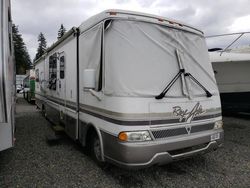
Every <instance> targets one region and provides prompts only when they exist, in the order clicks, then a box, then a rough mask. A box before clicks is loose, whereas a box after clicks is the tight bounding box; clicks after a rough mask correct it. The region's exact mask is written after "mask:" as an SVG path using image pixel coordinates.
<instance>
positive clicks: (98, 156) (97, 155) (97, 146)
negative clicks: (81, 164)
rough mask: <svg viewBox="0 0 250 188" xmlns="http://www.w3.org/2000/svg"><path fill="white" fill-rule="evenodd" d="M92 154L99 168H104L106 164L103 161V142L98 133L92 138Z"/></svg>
mask: <svg viewBox="0 0 250 188" xmlns="http://www.w3.org/2000/svg"><path fill="white" fill-rule="evenodd" d="M90 154H91V157H92V158H93V159H94V161H95V162H96V163H97V164H98V165H99V166H101V167H103V166H105V165H106V163H105V162H104V161H103V160H102V150H101V142H100V139H99V137H98V136H97V134H96V133H95V134H92V136H91V147H90Z"/></svg>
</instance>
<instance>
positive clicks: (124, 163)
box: [102, 129, 224, 169]
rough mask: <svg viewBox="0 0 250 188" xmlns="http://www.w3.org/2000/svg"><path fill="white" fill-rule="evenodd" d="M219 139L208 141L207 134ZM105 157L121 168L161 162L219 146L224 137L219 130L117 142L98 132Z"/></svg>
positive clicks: (165, 162)
mask: <svg viewBox="0 0 250 188" xmlns="http://www.w3.org/2000/svg"><path fill="white" fill-rule="evenodd" d="M216 133H219V134H220V138H219V139H217V140H213V141H211V135H213V134H216ZM102 138H103V146H104V157H105V160H106V161H108V162H111V163H114V164H116V165H118V166H121V167H125V168H130V169H131V168H132V169H137V168H145V167H149V166H152V165H163V164H167V163H170V162H172V161H174V160H180V159H183V158H186V157H190V156H193V155H195V154H203V153H207V152H210V151H213V150H216V149H217V148H219V147H220V146H221V145H222V143H223V140H224V131H223V129H219V130H212V131H207V132H203V133H199V134H193V135H188V136H183V137H176V138H171V139H164V140H158V141H150V142H133V143H131V142H121V141H119V140H118V138H117V137H115V136H113V135H110V134H108V133H105V132H102Z"/></svg>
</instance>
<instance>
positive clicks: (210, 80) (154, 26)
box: [35, 10, 224, 168]
mask: <svg viewBox="0 0 250 188" xmlns="http://www.w3.org/2000/svg"><path fill="white" fill-rule="evenodd" d="M62 57H64V58H63V59H64V61H63V62H64V63H62V61H61V58H62ZM60 65H61V67H60ZM49 67H50V69H49ZM53 69H54V70H53ZM35 70H39V82H37V84H38V85H39V86H36V88H37V87H38V88H42V91H41V89H40V90H39V89H38V91H37V92H36V96H37V98H39V100H40V101H39V102H38V106H39V107H40V108H41V109H43V110H44V112H45V115H46V116H47V117H48V118H49V119H51V120H52V121H53V122H55V123H56V124H57V123H63V124H64V126H65V132H66V133H67V134H68V135H69V136H70V137H72V138H73V139H75V140H78V141H79V142H80V143H81V144H82V145H83V146H85V145H88V141H89V139H91V138H90V137H91V136H92V134H93V133H92V132H95V134H96V135H98V138H99V141H100V153H101V160H102V161H108V162H112V163H115V164H117V165H120V166H124V167H129V168H133V167H136V168H137V167H147V166H151V165H153V164H165V163H168V162H171V161H173V160H176V159H180V158H183V157H187V156H190V155H193V154H196V153H201V152H206V151H210V150H211V149H212V150H213V149H216V148H218V147H219V146H221V144H222V140H223V137H224V136H223V129H222V127H221V120H222V117H221V107H220V98H219V92H218V88H217V85H216V81H215V78H214V74H213V70H212V67H211V64H210V63H209V57H208V53H207V47H206V44H205V41H204V37H203V33H202V32H201V31H199V30H197V29H194V28H193V27H191V26H188V25H185V24H182V23H177V22H176V21H172V20H171V21H169V20H167V19H166V18H162V17H156V16H153V15H148V14H142V13H137V12H130V11H121V10H107V11H104V12H102V13H100V14H98V15H96V16H94V17H92V18H90V19H88V20H87V21H85V22H84V23H82V25H81V26H80V27H79V28H72V29H71V30H70V31H69V32H68V33H67V34H66V35H65V36H63V38H62V39H60V40H59V41H58V42H56V43H55V44H54V45H52V47H51V48H49V49H48V51H47V52H46V54H45V55H44V56H43V57H42V58H40V59H39V60H38V61H37V62H36V64H35ZM43 70H44V74H43V75H44V78H41V76H40V75H41V72H42V71H43ZM180 70H183V74H180V76H179V77H178V79H176V81H175V83H174V84H173V85H172V86H171V87H170V88H169V91H168V92H167V93H165V94H166V95H165V97H163V98H162V99H156V98H155V97H156V96H157V95H159V94H160V93H161V92H162V91H163V90H164V88H165V87H166V86H167V85H168V83H169V82H171V80H173V78H174V77H175V76H176V75H177V73H178V72H180ZM61 71H64V73H63V74H64V77H63V78H61V75H60V74H61ZM184 73H185V75H184ZM188 73H190V74H192V75H193V77H194V78H196V80H198V82H199V83H201V84H202V85H203V86H204V87H205V89H207V90H208V91H209V93H210V94H211V95H212V96H209V97H208V96H207V95H206V93H205V92H204V90H203V89H202V88H201V86H198V84H197V83H195V82H194V80H192V79H191V76H190V77H189V76H188ZM93 74H94V76H93ZM93 78H95V79H94V80H93ZM88 79H90V80H91V79H92V82H88ZM42 83H45V84H44V85H42ZM91 85H94V86H91ZM215 124H216V126H215ZM217 125H219V127H218V126H217ZM91 133H92V134H91ZM121 134H128V135H130V136H131V135H132V136H131V138H129V139H135V137H136V139H142V140H140V141H138V140H133V141H131V140H130V141H121V140H119V139H120V136H119V135H121ZM140 135H142V136H143V138H142V137H140ZM138 136H139V137H140V138H139V137H138ZM144 136H146V137H147V138H146V137H144ZM132 137H133V138H132ZM143 139H145V140H143ZM193 146H196V148H195V149H194V148H193ZM192 148H193V149H192ZM184 149H185V150H184Z"/></svg>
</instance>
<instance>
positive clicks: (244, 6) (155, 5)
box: [11, 0, 250, 59]
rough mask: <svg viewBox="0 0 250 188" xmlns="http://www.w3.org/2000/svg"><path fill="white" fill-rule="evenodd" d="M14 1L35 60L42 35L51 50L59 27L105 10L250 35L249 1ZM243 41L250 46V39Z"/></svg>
mask: <svg viewBox="0 0 250 188" xmlns="http://www.w3.org/2000/svg"><path fill="white" fill-rule="evenodd" d="M11 1H12V18H13V22H14V23H15V24H16V25H18V26H19V31H20V32H21V34H22V36H23V39H24V42H25V43H26V45H27V48H28V51H29V53H30V56H31V58H32V59H33V58H34V56H35V53H36V49H37V45H38V44H37V36H38V34H39V33H40V32H43V33H44V34H45V37H46V39H47V42H48V46H50V45H51V44H52V43H53V42H55V41H56V38H57V31H58V29H59V27H60V24H64V26H65V27H66V29H67V30H68V29H70V28H71V27H73V26H79V25H80V24H81V23H82V22H83V21H84V20H86V19H87V18H89V17H90V16H92V15H94V14H97V13H99V12H101V11H103V10H105V9H113V8H118V9H125V10H134V11H140V12H146V13H152V14H156V15H160V16H165V17H167V18H173V19H176V20H180V21H182V22H185V23H188V24H190V25H192V26H195V27H197V28H199V29H201V30H203V31H204V33H205V35H214V34H221V33H232V32H241V31H250V1H249V0H216V1H215V0H213V1H207V0H11ZM223 40H224V39H223ZM242 40H245V42H246V43H248V44H250V36H249V35H248V36H246V37H245V38H243V39H242ZM211 41H212V40H211ZM211 41H208V44H209V45H210V46H211V45H212V43H215V42H217V43H218V42H220V41H219V40H218V39H216V40H213V41H212V42H211ZM218 45H219V44H218Z"/></svg>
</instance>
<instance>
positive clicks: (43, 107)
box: [42, 105, 47, 119]
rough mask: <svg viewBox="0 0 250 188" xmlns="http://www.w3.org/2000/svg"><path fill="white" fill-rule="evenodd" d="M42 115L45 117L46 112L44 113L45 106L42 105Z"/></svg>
mask: <svg viewBox="0 0 250 188" xmlns="http://www.w3.org/2000/svg"><path fill="white" fill-rule="evenodd" d="M42 116H43V117H45V118H46V119H47V113H46V110H45V106H44V105H42Z"/></svg>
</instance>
